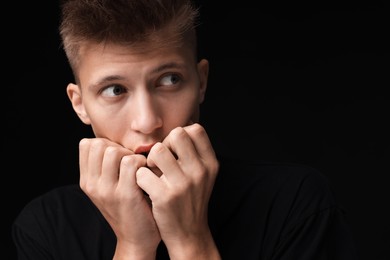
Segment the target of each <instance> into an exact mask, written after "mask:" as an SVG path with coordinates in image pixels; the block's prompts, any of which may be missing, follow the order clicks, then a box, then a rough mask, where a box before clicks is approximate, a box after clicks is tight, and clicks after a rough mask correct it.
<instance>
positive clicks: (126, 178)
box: [118, 154, 146, 190]
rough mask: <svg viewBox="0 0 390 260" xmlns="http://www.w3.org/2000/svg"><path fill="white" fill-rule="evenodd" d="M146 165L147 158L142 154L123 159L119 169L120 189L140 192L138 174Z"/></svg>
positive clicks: (127, 156)
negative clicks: (137, 181)
mask: <svg viewBox="0 0 390 260" xmlns="http://www.w3.org/2000/svg"><path fill="white" fill-rule="evenodd" d="M145 165H146V157H145V156H143V155H140V154H134V155H126V156H124V157H123V158H122V160H121V162H120V168H119V183H118V189H126V190H129V188H130V190H140V187H139V186H138V185H137V183H136V175H135V174H136V172H137V170H138V169H139V168H140V167H144V166H145Z"/></svg>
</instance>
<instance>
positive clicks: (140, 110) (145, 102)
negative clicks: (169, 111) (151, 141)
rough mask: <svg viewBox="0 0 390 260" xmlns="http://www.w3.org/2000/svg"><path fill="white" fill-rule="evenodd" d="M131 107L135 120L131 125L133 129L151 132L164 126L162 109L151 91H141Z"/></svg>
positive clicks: (145, 132) (146, 132)
mask: <svg viewBox="0 0 390 260" xmlns="http://www.w3.org/2000/svg"><path fill="white" fill-rule="evenodd" d="M133 102H134V103H133V106H132V107H131V109H132V110H133V111H132V113H131V114H132V116H133V120H132V122H131V127H132V129H133V130H135V131H138V132H141V133H144V134H150V133H152V132H153V131H154V130H156V129H158V128H160V127H161V126H162V123H163V120H162V118H161V110H160V109H159V105H158V102H157V100H156V99H155V98H154V97H153V96H152V95H151V94H150V93H140V94H138V95H137V96H136V100H133Z"/></svg>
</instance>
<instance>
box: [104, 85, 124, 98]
mask: <svg viewBox="0 0 390 260" xmlns="http://www.w3.org/2000/svg"><path fill="white" fill-rule="evenodd" d="M125 92H126V89H125V88H124V87H122V86H120V85H111V86H109V87H107V88H105V89H104V90H103V91H102V94H103V95H105V96H109V97H115V96H119V95H120V94H123V93H125Z"/></svg>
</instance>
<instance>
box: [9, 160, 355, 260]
mask: <svg viewBox="0 0 390 260" xmlns="http://www.w3.org/2000/svg"><path fill="white" fill-rule="evenodd" d="M345 218H346V216H345V212H344V210H343V209H342V208H341V207H340V206H339V205H338V204H337V201H336V200H335V198H334V195H333V193H332V190H331V186H330V185H329V183H328V180H327V179H326V178H325V177H324V175H322V174H321V173H320V172H318V171H317V170H316V169H314V168H311V167H308V166H303V165H295V164H282V163H265V162H260V163H255V162H244V161H240V160H236V159H226V158H220V172H219V174H218V177H217V179H216V183H215V186H214V190H213V193H212V196H211V199H210V203H209V225H210V229H211V232H212V234H213V237H214V240H215V242H216V244H217V247H218V249H219V252H220V254H221V256H222V259H223V260H228V259H238V260H241V259H244V260H250V259H264V260H265V259H267V260H271V259H278V260H282V259H283V260H284V259H291V260H293V259H294V260H295V259H297V260H306V259H313V260H322V259H330V260H355V259H357V255H356V253H355V247H354V241H353V239H352V237H351V234H350V231H349V227H348V225H347V223H346V219H345ZM12 232H13V233H12V235H13V239H14V242H15V245H16V247H17V250H18V259H20V260H22V259H35V260H44V259H66V260H79V259H80V260H81V259H90V260H98V259H112V257H113V254H114V250H115V244H116V238H115V235H114V233H113V231H112V229H111V227H110V226H109V225H108V223H107V222H106V220H105V219H104V218H103V216H102V215H101V213H100V212H99V210H98V209H97V208H96V207H95V206H94V204H93V203H92V202H91V201H90V200H89V198H88V197H87V196H86V195H85V194H84V193H83V191H82V190H81V189H80V188H79V186H78V185H70V186H63V187H59V188H56V189H54V190H52V191H49V192H48V193H46V194H44V195H42V196H40V197H38V198H36V199H34V200H32V201H31V202H30V203H29V204H28V205H26V206H25V208H24V209H23V210H22V211H21V213H20V214H19V216H18V217H17V219H16V220H15V222H14V225H13V229H12ZM157 259H169V257H168V254H167V251H166V248H165V246H164V244H163V243H161V244H160V246H159V248H158V252H157Z"/></svg>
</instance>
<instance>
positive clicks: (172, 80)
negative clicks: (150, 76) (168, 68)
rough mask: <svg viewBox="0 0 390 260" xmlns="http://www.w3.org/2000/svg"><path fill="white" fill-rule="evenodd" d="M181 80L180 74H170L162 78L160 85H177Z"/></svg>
mask: <svg viewBox="0 0 390 260" xmlns="http://www.w3.org/2000/svg"><path fill="white" fill-rule="evenodd" d="M180 80H181V78H180V76H179V75H178V74H169V75H166V76H164V77H162V78H161V80H160V85H162V86H169V85H175V84H177V83H179V82H180Z"/></svg>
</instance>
